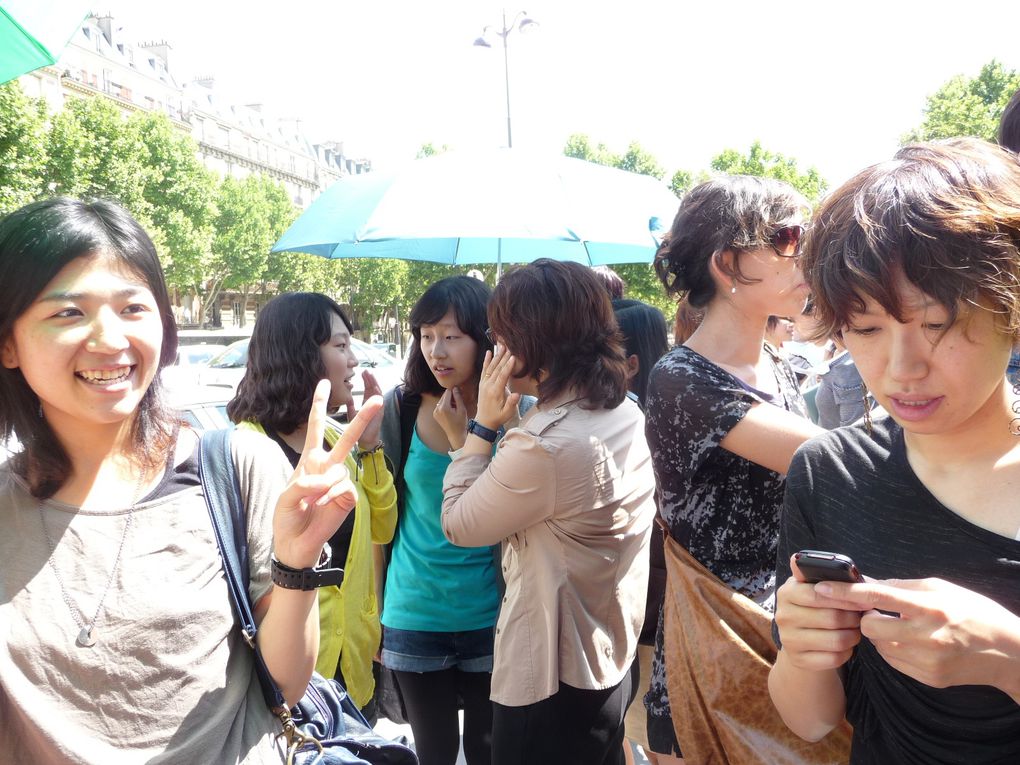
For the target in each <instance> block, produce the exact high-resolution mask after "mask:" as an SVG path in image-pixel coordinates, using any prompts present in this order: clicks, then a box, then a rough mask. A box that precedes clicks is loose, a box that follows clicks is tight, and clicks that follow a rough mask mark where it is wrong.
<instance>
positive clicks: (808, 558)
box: [793, 550, 864, 584]
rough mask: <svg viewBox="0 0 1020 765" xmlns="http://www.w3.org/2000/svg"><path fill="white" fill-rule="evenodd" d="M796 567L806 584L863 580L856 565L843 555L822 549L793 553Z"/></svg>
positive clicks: (850, 582)
mask: <svg viewBox="0 0 1020 765" xmlns="http://www.w3.org/2000/svg"><path fill="white" fill-rule="evenodd" d="M793 558H794V560H795V561H796V562H797V568H799V569H800V573H801V574H803V575H804V581H805V582H807V583H808V584H817V583H818V582H846V583H847V584H857V583H859V582H863V581H864V577H863V576H861V572H860V571H858V570H857V566H856V565H854V562H853V561H852V560H850V558H848V557H847V556H845V555H840V554H839V553H831V552H824V551H822V550H801V551H800V552H798V553H794V555H793Z"/></svg>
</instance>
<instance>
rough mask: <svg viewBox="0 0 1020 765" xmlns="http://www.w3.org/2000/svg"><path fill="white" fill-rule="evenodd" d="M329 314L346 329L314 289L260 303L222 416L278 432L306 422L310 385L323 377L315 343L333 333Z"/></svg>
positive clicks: (330, 304) (339, 311)
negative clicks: (238, 378)
mask: <svg viewBox="0 0 1020 765" xmlns="http://www.w3.org/2000/svg"><path fill="white" fill-rule="evenodd" d="M334 316H339V317H340V320H341V321H343V323H344V326H345V327H347V331H348V332H351V331H352V327H351V322H350V321H349V320H348V319H347V316H345V315H344V312H343V309H342V308H341V307H340V306H339V304H337V302H336V301H335V300H333V299H331V298H329V297H327V296H326V295H322V294H319V293H318V292H289V293H285V294H283V295H278V296H277V297H275V298H273V299H272V300H270V301H269V302H268V303H266V304H265V306H264V307H263V308H262V310H261V311H260V312H259V316H258V319H257V320H256V321H255V329H254V330H253V331H252V333H251V341H250V342H249V343H248V366H247V369H246V370H245V373H244V377H243V378H241V382H240V384H239V385H238V386H237V392H236V393H235V394H234V398H233V399H232V400H231V401H230V403H229V404H227V416H228V417H230V419H231V420H232V421H233V422H245V421H250V422H257V423H259V424H260V425H262V426H263V427H265V428H270V429H272V430H275V431H276V432H277V433H283V434H287V433H293V432H294V431H295V430H297V429H298V428H299V427H300V426H301V425H303V424H304V423H305V422H307V421H308V410H309V409H310V408H311V405H312V396H313V395H314V393H315V386H316V385H318V383H319V380H321V379H322V378H324V377H325V376H326V365H325V364H324V363H323V361H322V353H321V346H323V345H325V344H326V343H327V342H329V339H330V338H331V337H332V335H333V317H334Z"/></svg>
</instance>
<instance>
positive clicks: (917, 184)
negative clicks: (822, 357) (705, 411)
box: [769, 138, 1020, 765]
mask: <svg viewBox="0 0 1020 765" xmlns="http://www.w3.org/2000/svg"><path fill="white" fill-rule="evenodd" d="M815 221H816V228H814V229H813V230H812V232H811V237H810V241H809V242H808V243H807V246H806V248H805V265H806V268H807V272H808V278H809V280H810V282H811V286H812V288H813V292H814V298H815V312H816V317H817V319H818V321H819V324H820V327H819V334H832V333H838V334H840V335H841V336H842V338H843V342H844V343H845V344H846V347H847V349H848V350H849V351H850V353H851V354H852V355H853V358H854V361H855V362H856V364H857V369H858V371H859V372H860V375H861V377H862V378H863V380H864V383H865V385H866V386H867V389H868V391H869V392H870V393H871V395H873V396H874V397H875V398H876V399H877V401H878V403H879V405H881V407H882V408H883V409H884V410H885V411H886V412H888V415H884V416H876V417H873V421H871V422H865V423H862V424H856V425H852V426H850V427H846V428H837V429H836V430H832V431H829V432H827V433H826V435H824V436H822V437H820V438H816V439H813V440H812V441H810V442H809V443H807V444H805V445H804V447H803V448H802V449H801V450H800V451H799V452H798V453H797V455H796V456H795V457H794V460H793V464H792V465H791V467H790V475H789V478H788V480H787V489H786V503H785V506H784V510H783V517H782V526H781V533H780V540H779V551H778V556H777V562H776V566H777V575H778V577H779V581H780V582H781V583H782V586H781V587H780V588H779V591H778V594H777V598H776V600H777V606H776V624H777V626H778V637H779V639H780V641H781V643H782V649H781V650H780V652H779V657H778V659H777V660H776V663H775V666H774V667H773V668H772V673H771V675H770V677H769V690H770V691H771V694H772V698H773V700H774V701H775V704H776V706H777V707H778V709H779V711H780V712H781V713H782V716H783V719H784V720H785V721H786V722H787V724H788V725H789V726H790V728H792V729H793V730H794V731H795V732H796V733H798V734H799V735H800V736H802V737H803V738H805V739H809V740H816V739H818V738H820V737H821V736H823V735H825V734H826V733H827V732H828V731H829V730H831V729H832V728H833V727H835V726H838V725H841V724H842V723H843V720H844V718H845V719H846V720H847V721H848V722H849V723H850V724H852V725H853V752H852V756H851V758H850V762H851V763H852V764H853V765H885V763H903V764H904V765H922V764H923V765H948V764H949V763H973V765H991V764H992V763H996V764H997V765H998V764H1000V763H1001V764H1003V765H1004V764H1005V763H1014V762H1020V503H1018V502H1017V486H1020V419H1018V412H1020V390H1018V389H1017V388H1016V387H1014V386H1013V385H1012V384H1011V383H1010V382H1009V380H1008V379H1007V378H1006V369H1007V364H1008V362H1009V357H1010V351H1011V349H1012V347H1013V346H1014V344H1015V343H1016V341H1017V338H1018V337H1020V164H1018V163H1017V160H1016V157H1015V156H1014V155H1011V154H1009V153H1008V152H1006V151H1004V150H1003V149H1000V148H998V147H996V146H993V145H992V144H989V143H986V142H984V141H979V140H977V139H973V138H967V139H953V140H950V141H946V142H939V143H931V144H919V145H913V146H907V147H905V148H903V149H900V151H899V152H897V154H896V156H895V157H894V159H893V160H891V161H888V162H883V163H881V164H878V165H874V166H872V167H869V168H867V169H865V170H862V171H861V172H860V173H858V174H857V175H856V176H854V177H853V178H851V179H850V180H849V181H847V182H846V183H845V184H844V185H843V186H841V187H840V188H839V189H837V190H835V191H834V192H833V193H832V194H831V195H830V196H829V197H828V198H827V199H826V201H825V202H824V203H823V204H822V206H821V207H820V208H819V210H818V214H817V216H816V218H815ZM803 549H813V550H821V551H829V552H833V553H840V554H842V555H845V556H848V557H849V558H851V559H852V560H853V562H854V563H855V564H856V567H857V569H858V570H859V571H860V573H861V574H862V575H864V576H865V577H866V581H862V582H861V583H856V584H848V583H845V582H844V581H822V582H820V583H817V584H811V583H809V581H808V579H807V577H806V576H805V574H804V572H802V570H801V569H800V568H799V567H798V566H797V558H796V554H797V553H798V552H799V551H800V550H803ZM805 568H806V567H805ZM833 578H835V577H833Z"/></svg>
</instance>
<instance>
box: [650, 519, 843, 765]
mask: <svg viewBox="0 0 1020 765" xmlns="http://www.w3.org/2000/svg"><path fill="white" fill-rule="evenodd" d="M657 520H658V521H659V523H660V526H662V527H663V532H664V536H665V553H666V570H667V577H666V599H665V603H664V606H663V608H664V612H663V651H664V656H665V662H666V690H667V692H668V694H669V703H670V709H671V712H672V717H673V727H674V728H675V730H676V735H677V741H678V742H679V744H680V750H681V751H682V752H683V758H684V762H686V763H689V764H690V765H837V764H840V765H842V764H843V763H846V762H848V761H849V760H850V739H851V728H850V725H849V724H848V723H846V721H844V722H843V723H841V724H840V725H839V726H838V727H837V728H835V729H834V730H832V731H831V732H830V733H829V734H828V735H827V736H826V737H825V738H823V739H822V740H821V741H819V742H817V743H811V742H809V741H805V740H804V739H802V738H800V737H799V736H797V735H796V734H795V733H793V731H791V730H790V729H789V728H787V727H786V723H784V722H783V719H782V718H781V717H780V716H779V712H778V711H776V708H775V706H774V705H773V704H772V699H771V698H770V697H769V690H768V675H769V669H770V668H771V667H772V665H773V664H774V663H775V661H776V654H777V650H776V647H775V644H774V643H773V641H772V618H771V617H770V616H769V614H768V612H766V611H765V609H763V608H762V607H761V606H759V605H758V604H757V603H755V602H754V601H753V600H751V599H750V598H747V597H745V596H743V595H741V594H740V593H739V592H735V591H734V590H732V589H731V588H730V587H728V586H727V585H726V584H725V583H723V582H722V581H721V580H720V579H719V578H718V577H716V576H715V575H714V574H713V573H712V572H711V571H709V570H708V569H707V568H705V567H704V566H703V565H702V564H701V563H700V562H699V561H698V560H697V559H695V558H694V556H692V555H691V554H690V553H689V552H688V551H687V550H685V549H684V548H683V546H682V545H680V544H679V543H678V542H677V541H676V540H675V539H673V538H672V536H670V535H669V532H668V530H667V529H666V527H665V525H664V523H663V522H662V521H661V518H659V519H657Z"/></svg>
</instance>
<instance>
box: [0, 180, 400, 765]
mask: <svg viewBox="0 0 1020 765" xmlns="http://www.w3.org/2000/svg"><path fill="white" fill-rule="evenodd" d="M176 350H177V331H176V327H175V326H174V322H173V314H172V313H171V310H170V301H169V298H168V295H167V289H166V283H165V281H164V279H163V272H162V270H161V268H160V265H159V258H158V257H157V255H156V250H155V248H154V247H153V244H152V241H151V240H150V239H149V237H148V236H147V235H146V233H145V232H144V231H143V230H142V228H141V227H140V226H139V225H138V223H137V222H136V221H135V220H134V219H132V218H131V217H130V216H129V215H128V214H127V213H126V212H125V211H124V210H123V209H121V208H120V207H118V206H116V205H114V204H112V203H109V202H92V203H84V202H79V201H76V200H72V199H66V198H57V199H51V200H47V201H43V202H37V203H34V204H31V205H28V206H27V207H24V208H22V209H20V210H17V211H15V212H13V213H11V214H9V215H8V216H6V217H5V218H3V219H0V362H2V368H0V439H4V438H6V437H8V436H10V435H11V434H12V433H13V434H14V435H15V436H17V438H18V439H19V440H20V441H21V443H22V444H24V451H22V452H21V453H20V454H17V455H15V456H14V457H12V458H11V459H10V460H9V461H8V462H7V463H5V464H3V465H0V561H3V565H2V566H0V762H4V763H15V762H17V763H22V762H24V763H29V762H30V763H67V762H74V763H102V764H103V765H110V764H111V763H114V764H117V763H138V762H146V763H182V762H186V763H206V764H207V765H222V763H226V762H230V763H236V762H243V763H246V765H254V764H256V763H259V764H261V763H280V762H282V761H283V753H282V752H281V747H280V743H279V741H278V739H279V734H280V733H281V725H280V722H279V721H278V720H276V718H275V717H274V715H273V713H272V712H271V711H270V710H269V709H268V707H267V706H266V703H265V700H264V697H263V695H262V691H261V688H260V685H259V682H258V678H257V677H256V673H255V672H254V671H253V664H254V660H253V657H254V652H253V651H252V650H251V649H250V648H249V647H248V645H246V644H245V642H244V640H243V638H242V636H241V630H240V628H239V626H238V624H237V622H236V620H235V618H234V610H233V607H232V605H231V601H230V596H229V592H228V589H227V582H226V579H225V577H224V575H223V568H222V565H221V563H220V554H219V550H218V548H217V544H216V540H215V537H214V534H213V528H212V522H211V520H210V517H209V514H208V512H207V510H206V507H205V501H204V497H203V489H202V483H201V480H200V478H199V474H198V464H197V452H196V450H197V447H198V443H199V440H198V436H197V435H196V434H195V433H194V432H193V431H191V430H188V429H187V428H185V427H180V426H178V424H177V421H176V420H177V418H176V417H175V416H174V415H173V414H172V413H171V412H169V411H167V409H165V408H164V407H163V405H162V403H161V397H160V389H159V381H158V377H157V373H158V372H159V370H160V369H161V368H162V367H164V366H166V365H167V364H169V363H170V362H171V361H172V360H173V358H174V356H175V353H176ZM328 396H329V385H328V384H327V383H325V382H321V383H320V384H319V385H318V387H317V388H316V389H315V395H314V397H313V399H312V403H311V412H310V414H309V416H308V420H309V426H308V434H309V435H308V441H307V442H306V445H305V448H304V451H303V454H302V458H301V460H300V462H299V464H298V468H297V470H296V471H294V472H293V475H292V477H291V478H290V479H289V480H288V475H291V471H290V469H289V466H288V465H287V462H286V460H284V459H283V456H282V455H281V454H280V451H279V449H277V447H276V446H275V445H274V444H273V443H272V442H271V441H270V440H268V439H266V438H263V437H262V436H257V435H255V434H251V433H248V434H240V433H239V434H237V437H236V438H234V439H233V440H232V452H233V455H232V456H233V459H234V463H235V466H236V468H237V474H238V477H239V479H240V481H239V482H240V487H239V488H240V492H241V496H242V498H243V500H244V503H245V506H246V510H247V517H248V529H247V532H248V533H247V542H248V547H249V560H250V572H249V574H250V582H249V592H250V595H251V598H252V600H253V602H255V604H256V609H255V613H256V618H257V619H258V620H259V622H260V629H259V630H258V636H257V644H258V648H259V650H260V651H261V653H262V656H263V658H264V659H265V663H266V665H267V666H268V668H269V670H270V672H271V674H272V676H273V678H274V679H275V680H276V682H277V683H278V684H279V686H280V688H281V690H282V691H283V694H284V696H285V698H286V700H287V701H288V702H289V703H290V704H293V703H294V702H296V701H297V699H298V698H300V697H301V695H302V694H303V693H304V692H305V688H306V687H307V685H308V680H309V678H310V676H311V674H312V667H313V665H314V663H315V656H316V649H317V645H318V640H317V638H318V619H317V611H316V600H315V592H314V590H312V591H305V590H299V589H292V587H293V584H292V583H291V584H288V581H287V577H286V576H285V575H286V573H287V571H288V570H289V571H294V570H298V572H299V573H301V571H302V570H304V569H311V568H312V567H313V566H314V565H315V564H316V563H317V562H318V561H319V558H320V555H321V553H322V550H323V544H324V543H325V542H326V540H327V539H329V537H330V536H331V535H332V534H333V532H334V531H335V530H336V528H337V527H338V526H339V525H340V523H341V522H342V521H343V519H344V518H345V517H346V515H347V514H348V513H349V512H350V510H351V508H352V507H353V506H354V503H355V501H356V499H357V491H356V489H355V487H354V485H353V483H351V481H350V476H349V475H348V473H347V471H346V470H345V469H344V467H343V464H342V463H343V457H344V456H346V453H347V451H349V450H350V448H351V447H352V446H353V443H354V441H355V440H356V439H357V437H358V435H359V434H360V433H361V431H362V429H363V427H364V423H365V421H366V418H367V419H371V416H372V415H373V413H374V412H377V411H378V407H379V405H380V404H381V402H380V401H379V400H378V399H376V401H375V402H373V403H372V404H369V405H366V407H365V409H364V412H365V414H364V415H363V416H362V417H361V418H359V419H358V420H357V421H356V422H354V423H352V424H351V426H350V427H349V428H348V430H347V432H346V433H345V435H344V437H342V438H341V439H340V440H339V441H338V443H337V447H336V449H335V450H334V451H333V452H332V453H331V452H326V451H324V450H323V449H322V448H321V446H320V445H321V442H322V432H323V429H324V421H325V419H326V414H325V410H326V399H327V398H328ZM271 555H272V559H271ZM281 573H282V574H284V576H281ZM274 583H275V585H274Z"/></svg>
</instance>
